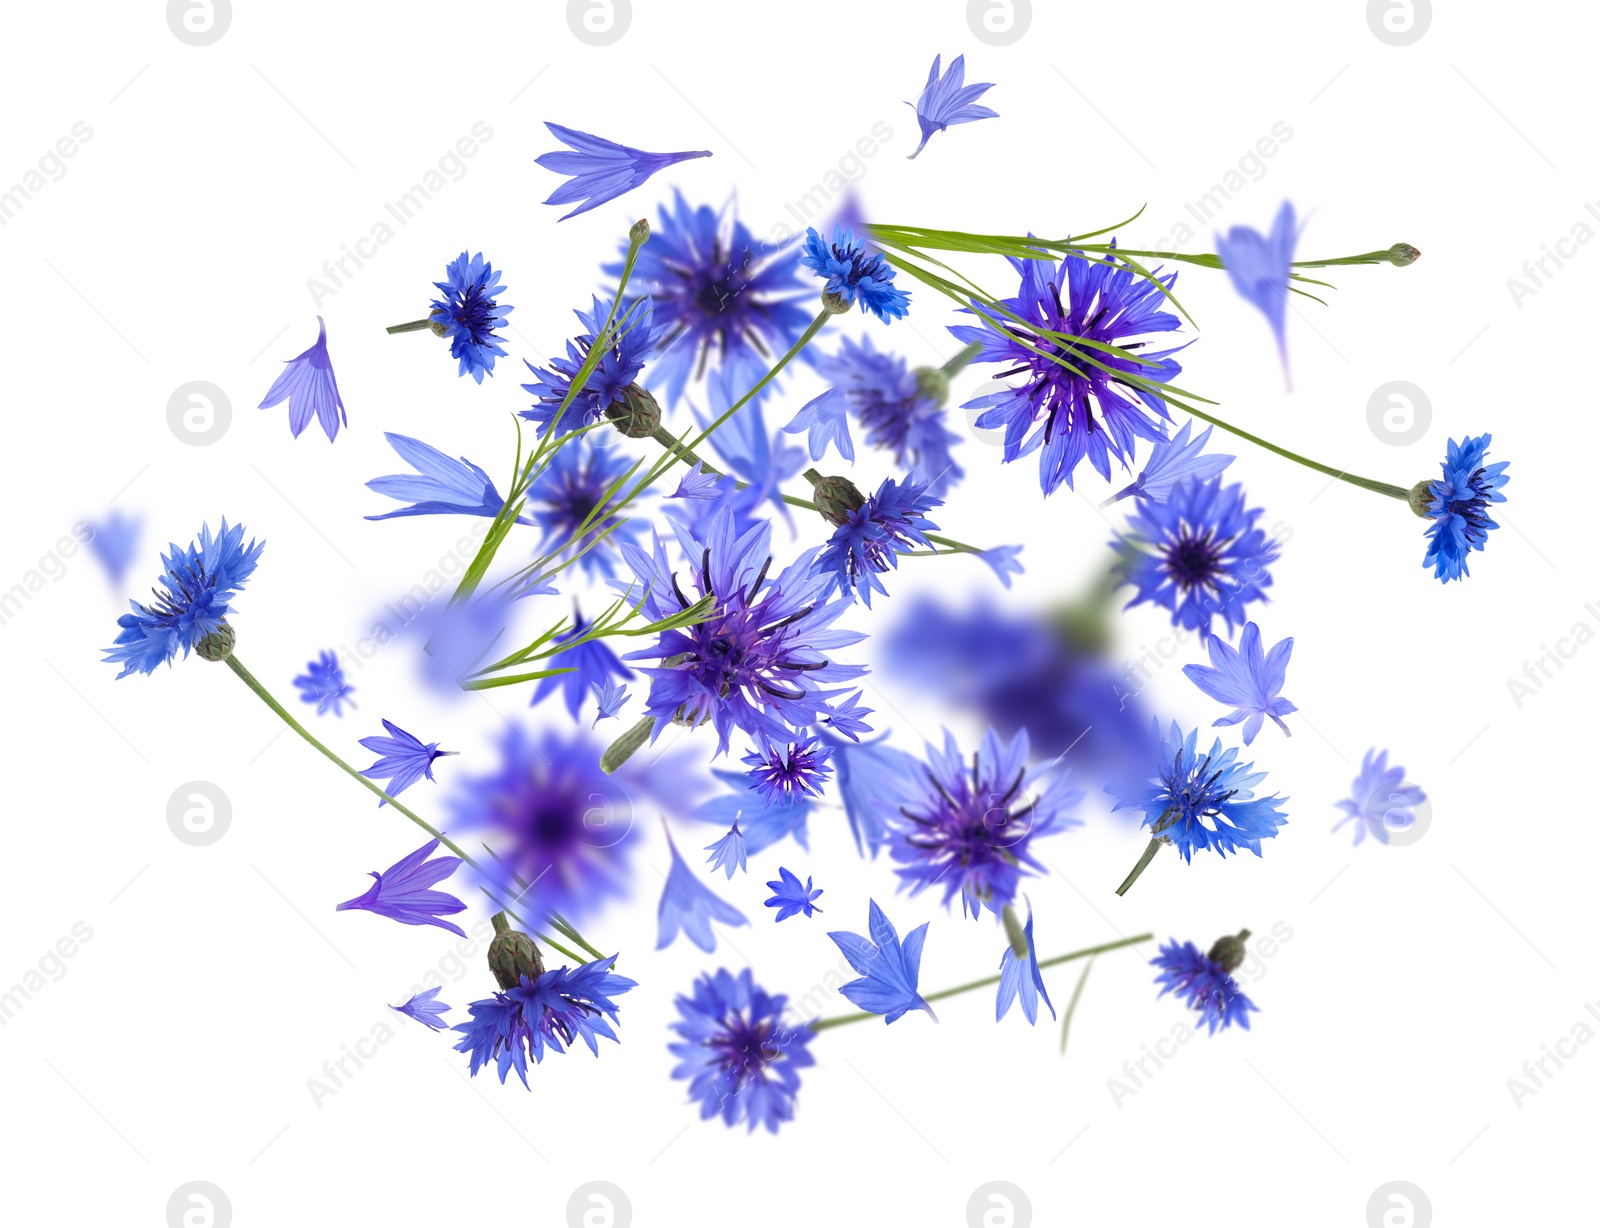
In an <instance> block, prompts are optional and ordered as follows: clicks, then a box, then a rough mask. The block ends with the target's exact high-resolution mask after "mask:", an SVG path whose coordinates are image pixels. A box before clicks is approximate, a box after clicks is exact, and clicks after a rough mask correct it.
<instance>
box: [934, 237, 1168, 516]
mask: <svg viewBox="0 0 1600 1228" xmlns="http://www.w3.org/2000/svg"><path fill="white" fill-rule="evenodd" d="M1010 259H1011V266H1012V268H1014V269H1015V270H1016V271H1017V274H1018V276H1020V277H1021V279H1022V284H1021V287H1020V289H1019V290H1018V291H1017V296H1016V297H1015V298H1009V299H1005V300H1003V301H1002V302H1001V304H1000V306H1001V307H1002V308H1003V309H1004V310H1003V311H1000V312H994V311H991V310H990V309H989V308H980V305H979V304H977V303H976V302H974V303H973V305H972V310H973V311H974V312H977V311H979V310H981V311H982V314H983V315H984V316H986V317H987V319H986V320H985V323H984V324H983V326H981V327H979V326H977V325H971V324H953V325H951V326H950V331H951V332H952V333H953V334H955V336H957V337H959V338H960V339H961V340H962V341H964V342H974V341H975V342H977V343H978V344H979V345H980V346H981V347H982V348H981V349H980V350H979V351H978V356H977V357H976V358H975V359H974V360H973V361H974V362H1000V363H1005V364H1006V368H1005V370H1003V371H1001V372H999V374H997V375H996V376H995V378H996V379H1002V378H1004V377H1006V376H1011V375H1022V376H1024V377H1025V379H1024V382H1023V383H1021V384H1018V385H1016V386H1014V387H1010V386H1007V387H1003V388H1002V389H1001V391H999V392H992V393H989V394H987V395H985V396H981V397H976V398H974V399H973V400H971V401H968V402H967V403H966V406H965V408H967V409H980V410H982V411H983V412H982V413H981V414H979V415H978V417H977V418H976V419H975V424H976V425H977V426H980V427H983V428H985V429H992V428H999V427H1004V428H1005V432H1006V435H1005V451H1004V454H1003V457H1004V460H1005V461H1007V462H1010V461H1014V460H1017V459H1019V458H1021V457H1024V456H1027V455H1028V454H1029V453H1031V452H1035V451H1037V452H1038V453H1039V486H1040V489H1042V490H1043V491H1044V493H1045V494H1047V495H1048V494H1051V493H1053V492H1054V491H1055V490H1056V489H1058V488H1059V487H1060V486H1061V484H1062V483H1063V482H1065V483H1066V485H1067V486H1068V488H1069V489H1070V488H1071V487H1072V482H1073V473H1074V472H1075V471H1076V470H1077V468H1078V463H1079V462H1080V461H1082V460H1083V459H1084V458H1085V457H1087V458H1088V460H1089V463H1090V464H1092V465H1093V466H1094V467H1095V469H1096V470H1097V471H1098V472H1099V474H1100V476H1101V477H1103V478H1110V476H1111V460H1112V458H1113V457H1114V458H1116V460H1118V461H1119V462H1120V463H1122V464H1123V466H1124V467H1126V465H1127V463H1128V461H1129V460H1130V459H1131V458H1132V456H1133V453H1134V441H1135V440H1136V439H1148V440H1151V441H1152V442H1153V441H1155V440H1159V439H1165V438H1166V435H1167V428H1166V421H1167V420H1169V419H1170V415H1169V414H1168V413H1167V406H1166V402H1165V401H1164V400H1163V399H1162V398H1161V396H1160V395H1159V394H1158V393H1156V392H1154V391H1151V390H1150V389H1148V388H1144V387H1135V386H1134V382H1133V381H1134V380H1143V381H1146V382H1148V383H1154V384H1164V383H1167V382H1168V381H1169V380H1171V379H1173V378H1174V377H1175V376H1176V375H1177V374H1178V373H1179V371H1180V370H1181V369H1182V368H1180V367H1179V366H1178V364H1177V362H1175V361H1174V360H1173V359H1172V357H1171V355H1173V354H1176V353H1177V352H1178V350H1179V349H1182V348H1183V347H1182V346H1178V347H1175V348H1173V349H1170V350H1157V351H1155V352H1152V353H1146V352H1144V351H1143V350H1141V349H1140V348H1139V347H1141V346H1143V345H1145V344H1146V342H1144V341H1142V340H1135V339H1136V338H1140V337H1144V336H1146V335H1147V334H1150V333H1168V332H1172V331H1173V330H1175V329H1176V328H1177V327H1178V317H1177V316H1175V315H1173V314H1172V312H1170V311H1166V310H1164V308H1165V307H1166V305H1167V300H1166V298H1165V296H1164V295H1163V294H1162V290H1161V287H1162V286H1166V287H1168V288H1170V287H1171V286H1172V284H1173V282H1174V281H1175V280H1176V279H1177V274H1176V273H1169V274H1168V275H1167V276H1165V277H1161V278H1158V279H1157V280H1158V281H1159V282H1160V285H1157V284H1156V283H1155V282H1153V281H1149V280H1147V279H1145V278H1144V277H1142V276H1140V275H1139V274H1138V273H1135V272H1134V271H1133V270H1132V269H1131V268H1130V267H1128V266H1127V265H1126V264H1124V263H1123V262H1122V261H1121V260H1119V259H1117V257H1116V256H1114V255H1108V256H1104V257H1098V258H1093V257H1089V256H1086V255H1085V254H1084V253H1082V252H1068V253H1067V254H1066V255H1065V256H1063V257H1062V258H1061V263H1060V264H1059V265H1058V266H1056V267H1055V269H1054V270H1052V269H1051V265H1050V262H1049V261H1048V260H1019V259H1015V258H1010ZM991 321H992V322H991ZM1044 330H1049V331H1050V332H1053V333H1060V334H1065V335H1067V336H1071V337H1081V338H1083V339H1085V340H1088V341H1094V342H1098V343H1100V344H1101V345H1108V346H1117V347H1119V349H1120V350H1122V351H1124V352H1122V353H1112V352H1109V351H1107V350H1104V349H1091V348H1086V347H1079V346H1076V345H1074V344H1072V343H1071V342H1063V341H1058V340H1055V339H1053V338H1052V337H1050V336H1047V335H1046V334H1045V332H1044ZM1130 377H1132V378H1131V379H1130Z"/></svg>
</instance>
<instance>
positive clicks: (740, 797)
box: [694, 768, 811, 853]
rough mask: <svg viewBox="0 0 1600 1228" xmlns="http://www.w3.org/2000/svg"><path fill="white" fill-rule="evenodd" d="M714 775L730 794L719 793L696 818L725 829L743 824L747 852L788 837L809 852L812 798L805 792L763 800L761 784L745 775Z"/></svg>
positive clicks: (718, 772) (698, 810) (702, 806)
mask: <svg viewBox="0 0 1600 1228" xmlns="http://www.w3.org/2000/svg"><path fill="white" fill-rule="evenodd" d="M711 775H712V776H714V777H715V778H716V779H717V780H719V781H720V782H721V783H722V784H724V785H726V786H727V787H728V788H729V789H730V790H731V792H728V793H719V794H718V795H717V796H715V797H713V798H711V799H710V800H709V801H705V802H702V803H701V804H700V805H699V806H697V807H696V808H695V810H694V817H695V818H697V819H699V820H700V821H701V822H703V823H711V824H714V825H715V826H717V827H726V826H728V824H730V823H737V824H740V829H739V830H740V836H741V838H742V840H743V842H744V844H745V846H746V851H748V852H751V853H759V852H761V851H762V850H763V849H766V848H769V847H771V846H772V845H774V844H776V843H778V841H780V840H782V839H783V838H784V837H785V836H793V837H794V840H795V843H796V844H798V845H799V846H800V847H801V848H803V849H806V850H807V851H809V850H810V847H811V841H810V836H809V833H808V831H807V828H806V823H807V821H808V820H809V819H810V817H811V798H810V796H809V795H808V794H806V793H805V792H804V791H796V792H794V793H792V794H790V795H789V797H788V799H787V800H785V799H783V798H782V797H781V796H780V797H779V798H778V799H777V800H776V801H771V802H769V801H766V800H764V799H763V798H762V797H761V796H760V794H759V792H758V789H759V785H757V784H755V783H753V782H752V781H751V779H750V777H749V775H748V774H746V773H744V772H724V771H721V770H719V769H716V768H713V769H712V772H711Z"/></svg>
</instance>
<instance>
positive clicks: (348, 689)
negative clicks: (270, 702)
mask: <svg viewBox="0 0 1600 1228" xmlns="http://www.w3.org/2000/svg"><path fill="white" fill-rule="evenodd" d="M294 684H295V686H297V687H299V688H300V699H301V701H302V702H304V703H308V704H316V705H317V715H318V716H321V715H322V714H323V713H325V712H327V710H328V709H329V708H332V709H333V714H334V715H335V716H343V715H344V708H343V707H342V705H344V704H349V705H350V706H351V707H352V708H353V707H355V706H356V703H355V700H353V699H351V698H350V696H351V694H352V693H353V692H354V691H355V687H353V686H351V685H350V684H349V683H348V682H346V681H345V680H344V667H343V666H341V665H340V664H339V654H338V653H336V652H332V651H330V650H327V649H324V650H323V651H322V652H321V653H320V654H318V656H317V659H316V660H315V661H311V662H309V663H307V665H306V672H305V673H303V674H300V675H298V676H297V677H296V678H295V680H294Z"/></svg>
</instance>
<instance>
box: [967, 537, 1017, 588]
mask: <svg viewBox="0 0 1600 1228" xmlns="http://www.w3.org/2000/svg"><path fill="white" fill-rule="evenodd" d="M1021 553H1022V547H1021V546H995V547H994V548H993V549H990V550H980V551H978V557H979V558H980V559H982V560H983V561H984V563H985V565H986V566H987V567H988V568H989V570H990V571H992V572H994V574H995V575H996V576H998V577H999V578H1000V583H1001V584H1004V585H1005V586H1006V587H1007V588H1010V587H1011V577H1012V576H1020V575H1021V574H1022V573H1023V572H1024V571H1026V570H1027V568H1026V567H1024V566H1023V565H1022V564H1021V563H1019V562H1017V556H1018V555H1019V554H1021Z"/></svg>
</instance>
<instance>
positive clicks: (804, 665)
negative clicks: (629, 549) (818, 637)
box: [672, 549, 828, 700]
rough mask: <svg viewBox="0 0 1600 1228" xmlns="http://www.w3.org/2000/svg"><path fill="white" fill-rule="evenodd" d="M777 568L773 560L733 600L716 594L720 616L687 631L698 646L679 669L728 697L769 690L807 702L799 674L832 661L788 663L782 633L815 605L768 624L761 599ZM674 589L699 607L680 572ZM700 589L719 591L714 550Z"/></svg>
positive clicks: (706, 558)
mask: <svg viewBox="0 0 1600 1228" xmlns="http://www.w3.org/2000/svg"><path fill="white" fill-rule="evenodd" d="M771 566H772V560H771V559H770V558H769V559H767V561H766V562H765V563H764V564H763V565H762V567H761V572H760V574H759V575H757V576H756V578H755V582H754V583H752V584H751V585H750V587H749V588H748V589H745V590H742V591H735V592H734V593H733V594H731V595H730V596H724V595H723V594H720V593H718V594H716V595H717V597H718V599H719V600H720V602H721V608H720V609H719V611H718V612H717V614H715V615H714V616H713V617H711V618H710V619H707V620H706V621H705V622H702V623H697V624H696V625H694V626H693V627H689V628H686V629H685V632H684V634H686V635H687V636H688V637H689V639H690V640H691V641H692V642H693V644H694V647H693V649H691V650H690V651H689V652H686V653H682V654H680V656H679V657H678V660H677V667H678V668H679V669H682V670H685V671H687V672H689V673H690V674H692V675H693V676H694V678H695V679H696V681H698V682H699V683H700V684H701V685H702V686H704V687H705V688H706V689H707V690H709V691H711V692H713V693H714V694H716V695H717V696H718V697H720V698H722V699H726V698H728V697H729V696H730V695H732V694H733V693H734V692H735V691H745V692H748V693H750V694H751V695H752V696H753V695H754V693H755V692H757V691H764V692H766V693H767V694H768V695H771V696H773V697H775V698H777V699H791V700H798V699H803V698H804V697H805V691H806V688H805V687H804V686H803V685H801V684H800V682H799V680H798V675H799V674H801V673H804V672H807V671H810V670H816V669H822V668H823V667H824V666H826V665H827V664H828V662H827V661H826V660H823V661H817V662H809V661H792V660H789V659H788V657H787V653H786V647H787V646H786V644H785V642H784V637H783V636H782V635H781V634H780V633H781V632H782V630H783V628H785V627H787V626H788V625H790V624H791V623H794V622H797V621H799V620H800V619H802V618H804V617H805V616H806V615H807V614H809V613H810V612H811V610H812V607H811V606H806V607H804V608H803V609H800V610H797V611H795V612H794V613H793V614H789V615H787V616H785V617H781V618H775V619H772V620H771V621H768V620H767V619H766V618H765V617H764V615H765V613H766V603H765V602H764V601H757V600H756V598H757V596H758V594H759V593H760V591H761V586H762V585H763V584H764V583H766V579H767V571H768V569H769V568H770V567H771ZM672 587H673V593H674V595H675V596H676V597H677V599H678V604H679V606H681V607H682V608H683V609H685V610H687V609H688V608H689V607H690V605H692V604H693V603H692V602H691V601H690V600H689V599H688V597H687V596H685V595H684V592H683V588H682V587H681V585H680V584H679V583H678V577H677V574H676V573H674V574H673V577H672ZM700 591H701V593H702V594H706V593H713V592H714V591H715V590H714V589H713V588H712V585H711V551H710V550H709V549H708V550H706V551H705V553H704V554H702V555H701V558H700ZM752 602H754V603H755V604H753V605H752V604H751V603H752Z"/></svg>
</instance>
